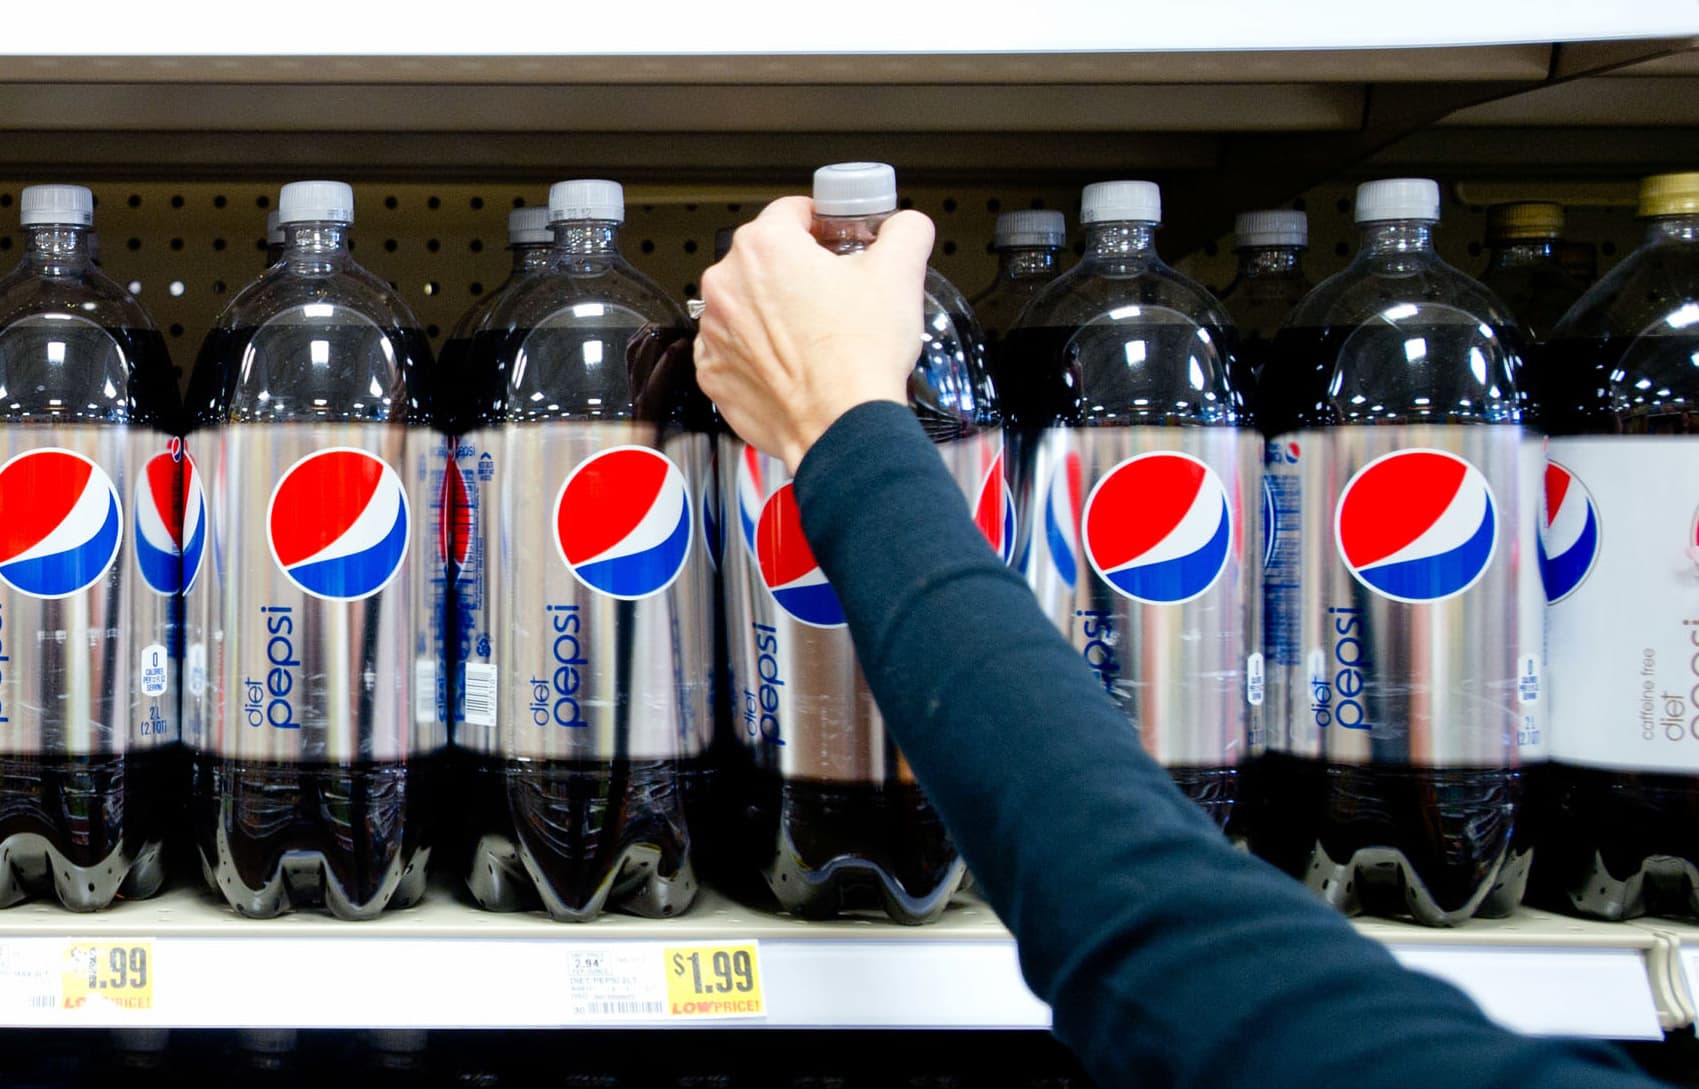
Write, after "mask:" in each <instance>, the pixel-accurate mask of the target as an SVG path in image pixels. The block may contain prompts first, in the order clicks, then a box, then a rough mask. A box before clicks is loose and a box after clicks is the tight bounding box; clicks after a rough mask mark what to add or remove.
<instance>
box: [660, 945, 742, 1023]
mask: <svg viewBox="0 0 1699 1089" xmlns="http://www.w3.org/2000/svg"><path fill="white" fill-rule="evenodd" d="M661 952H662V955H661V960H662V963H663V964H664V966H665V972H666V977H667V1016H668V1017H677V1018H680V1019H691V1020H694V1019H701V1018H718V1017H764V1016H766V1014H767V1007H766V1004H765V1002H764V1001H763V999H762V996H761V950H760V947H759V946H758V945H757V944H756V943H755V942H737V943H733V944H719V945H669V946H667V947H666V948H665V949H663V950H662V951H661Z"/></svg>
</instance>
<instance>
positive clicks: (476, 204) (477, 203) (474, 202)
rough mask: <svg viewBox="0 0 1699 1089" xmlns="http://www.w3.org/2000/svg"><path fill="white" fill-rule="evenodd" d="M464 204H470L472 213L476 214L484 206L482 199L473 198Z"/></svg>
mask: <svg viewBox="0 0 1699 1089" xmlns="http://www.w3.org/2000/svg"><path fill="white" fill-rule="evenodd" d="M466 203H468V204H470V205H471V206H472V210H473V211H474V212H476V211H478V210H479V209H481V208H482V207H483V206H484V198H483V197H473V198H472V199H471V200H469V201H467V202H466Z"/></svg>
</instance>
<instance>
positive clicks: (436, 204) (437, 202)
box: [425, 197, 442, 212]
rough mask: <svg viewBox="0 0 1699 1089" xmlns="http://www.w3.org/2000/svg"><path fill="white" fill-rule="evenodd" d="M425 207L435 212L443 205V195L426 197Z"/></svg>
mask: <svg viewBox="0 0 1699 1089" xmlns="http://www.w3.org/2000/svg"><path fill="white" fill-rule="evenodd" d="M425 207H427V208H429V209H430V210H431V211H433V212H434V211H436V210H437V209H438V208H441V207H442V198H441V197H426V198H425Z"/></svg>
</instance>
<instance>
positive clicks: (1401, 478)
mask: <svg viewBox="0 0 1699 1089" xmlns="http://www.w3.org/2000/svg"><path fill="white" fill-rule="evenodd" d="M1333 529H1334V539H1335V541H1336V543H1337V544H1338V547H1339V555H1340V557H1341V558H1342V559H1343V560H1344V561H1345V566H1346V567H1347V568H1349V569H1350V571H1351V574H1352V575H1353V576H1354V577H1355V578H1356V579H1357V581H1358V582H1360V583H1362V584H1363V585H1364V586H1366V587H1368V588H1369V589H1370V590H1373V591H1374V592H1375V593H1377V594H1380V595H1381V596H1383V597H1388V598H1391V599H1392V600H1394V601H1404V602H1410V603H1412V604H1423V603H1427V602H1435V601H1444V600H1445V599H1447V598H1450V597H1455V596H1457V595H1458V594H1461V593H1462V592H1463V591H1465V590H1467V589H1469V587H1471V586H1473V585H1474V584H1475V582H1476V581H1477V580H1478V579H1480V577H1481V576H1482V575H1483V574H1485V573H1486V570H1487V568H1488V567H1489V566H1490V565H1491V564H1492V558H1493V551H1494V549H1495V548H1496V547H1497V544H1498V506H1497V504H1496V503H1495V502H1494V500H1493V494H1492V489H1491V488H1489V487H1488V486H1487V479H1486V477H1485V476H1483V475H1481V471H1480V470H1479V469H1477V468H1475V467H1474V466H1473V465H1471V464H1469V463H1468V462H1467V461H1464V460H1463V459H1462V458H1460V457H1458V456H1457V455H1455V454H1449V453H1446V452H1445V451H1443V450H1399V451H1395V452H1394V453H1391V454H1384V455H1382V456H1381V457H1378V458H1376V459H1374V460H1373V461H1371V462H1369V463H1368V464H1367V465H1365V466H1363V467H1362V468H1361V469H1359V470H1358V471H1357V474H1356V475H1355V476H1353V477H1352V478H1351V479H1350V481H1349V482H1347V483H1346V485H1345V490H1344V492H1343V493H1342V494H1341V495H1340V497H1339V506H1338V508H1337V509H1336V510H1335V513H1334V519H1333Z"/></svg>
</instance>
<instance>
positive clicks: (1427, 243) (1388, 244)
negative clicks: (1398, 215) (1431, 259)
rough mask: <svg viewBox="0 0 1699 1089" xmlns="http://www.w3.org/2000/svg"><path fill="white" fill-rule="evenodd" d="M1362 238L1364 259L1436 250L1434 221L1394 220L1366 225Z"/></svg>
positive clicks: (1363, 228)
mask: <svg viewBox="0 0 1699 1089" xmlns="http://www.w3.org/2000/svg"><path fill="white" fill-rule="evenodd" d="M1361 237H1362V248H1361V250H1360V254H1361V255H1362V256H1364V257H1382V256H1386V255H1389V254H1414V253H1432V252H1433V249H1434V221H1433V220H1431V219H1392V220H1385V221H1383V222H1379V223H1365V224H1363V227H1362V236H1361Z"/></svg>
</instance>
